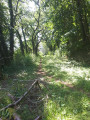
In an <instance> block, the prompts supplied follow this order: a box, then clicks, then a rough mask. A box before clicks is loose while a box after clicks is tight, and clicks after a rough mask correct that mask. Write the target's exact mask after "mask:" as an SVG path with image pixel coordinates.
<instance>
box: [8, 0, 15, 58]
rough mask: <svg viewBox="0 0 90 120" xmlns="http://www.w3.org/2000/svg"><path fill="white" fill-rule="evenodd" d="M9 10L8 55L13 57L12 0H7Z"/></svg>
mask: <svg viewBox="0 0 90 120" xmlns="http://www.w3.org/2000/svg"><path fill="white" fill-rule="evenodd" d="M8 6H9V12H10V55H11V56H12V59H13V54H14V16H13V6H12V0H8Z"/></svg>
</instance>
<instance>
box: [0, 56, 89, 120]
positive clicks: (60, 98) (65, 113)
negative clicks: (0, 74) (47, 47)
mask: <svg viewBox="0 0 90 120" xmlns="http://www.w3.org/2000/svg"><path fill="white" fill-rule="evenodd" d="M17 67H18V66H17ZM21 68H22V67H21ZM21 68H18V69H17V70H16V71H15V69H14V70H13V71H12V68H9V70H10V71H9V73H12V74H11V75H10V76H9V80H8V81H7V80H4V81H2V82H0V86H1V88H0V103H1V104H0V109H1V108H3V107H4V106H6V105H8V104H9V103H12V100H11V99H10V95H12V96H14V100H17V99H18V98H20V96H22V95H23V94H24V93H25V92H26V91H27V90H28V88H29V87H30V86H31V84H32V83H33V81H34V80H36V79H38V80H39V84H40V89H39V88H38V89H37V88H36V87H34V88H33V90H32V91H31V93H30V94H29V95H28V96H27V97H26V99H25V100H24V101H23V102H22V103H21V104H20V105H19V106H18V107H16V109H15V110H14V109H9V110H8V111H10V112H11V114H12V113H13V112H16V113H17V114H18V115H20V117H21V119H22V120H34V119H35V118H36V117H37V116H42V120H89V119H90V67H88V66H85V65H82V64H80V63H77V62H75V61H71V60H68V59H66V58H65V57H64V58H59V57H57V58H56V57H55V56H49V55H48V56H44V57H42V59H41V60H40V63H39V62H37V64H30V65H28V66H24V67H23V68H22V69H21ZM11 71H12V72H11ZM41 83H42V84H41ZM37 101H39V103H37ZM8 111H6V112H4V113H2V116H3V117H5V116H7V118H8V116H9V117H10V115H9V114H8V113H10V112H8Z"/></svg>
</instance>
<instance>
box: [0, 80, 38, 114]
mask: <svg viewBox="0 0 90 120" xmlns="http://www.w3.org/2000/svg"><path fill="white" fill-rule="evenodd" d="M37 82H38V80H36V81H35V82H34V83H33V84H32V85H31V87H30V88H29V89H28V91H26V92H25V93H24V95H23V96H22V97H20V98H19V100H17V101H16V102H14V103H12V104H9V105H7V106H6V107H4V108H2V109H1V110H0V112H1V111H3V110H6V109H8V108H13V107H15V106H16V105H18V104H19V103H20V102H21V101H22V100H23V99H24V98H25V97H26V95H27V94H28V93H29V92H30V90H31V89H32V88H33V86H34V85H35V84H37Z"/></svg>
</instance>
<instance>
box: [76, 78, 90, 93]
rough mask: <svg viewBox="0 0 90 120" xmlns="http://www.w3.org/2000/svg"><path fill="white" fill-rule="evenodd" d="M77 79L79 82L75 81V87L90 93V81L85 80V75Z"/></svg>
mask: <svg viewBox="0 0 90 120" xmlns="http://www.w3.org/2000/svg"><path fill="white" fill-rule="evenodd" d="M77 79H78V80H77V82H76V83H74V87H75V88H77V89H81V90H83V91H84V92H89V93H90V81H89V80H85V78H83V77H77Z"/></svg>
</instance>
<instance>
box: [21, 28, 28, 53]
mask: <svg viewBox="0 0 90 120" xmlns="http://www.w3.org/2000/svg"><path fill="white" fill-rule="evenodd" d="M22 33H23V37H24V41H25V50H26V53H28V49H27V41H26V37H25V33H24V30H23V26H22Z"/></svg>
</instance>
